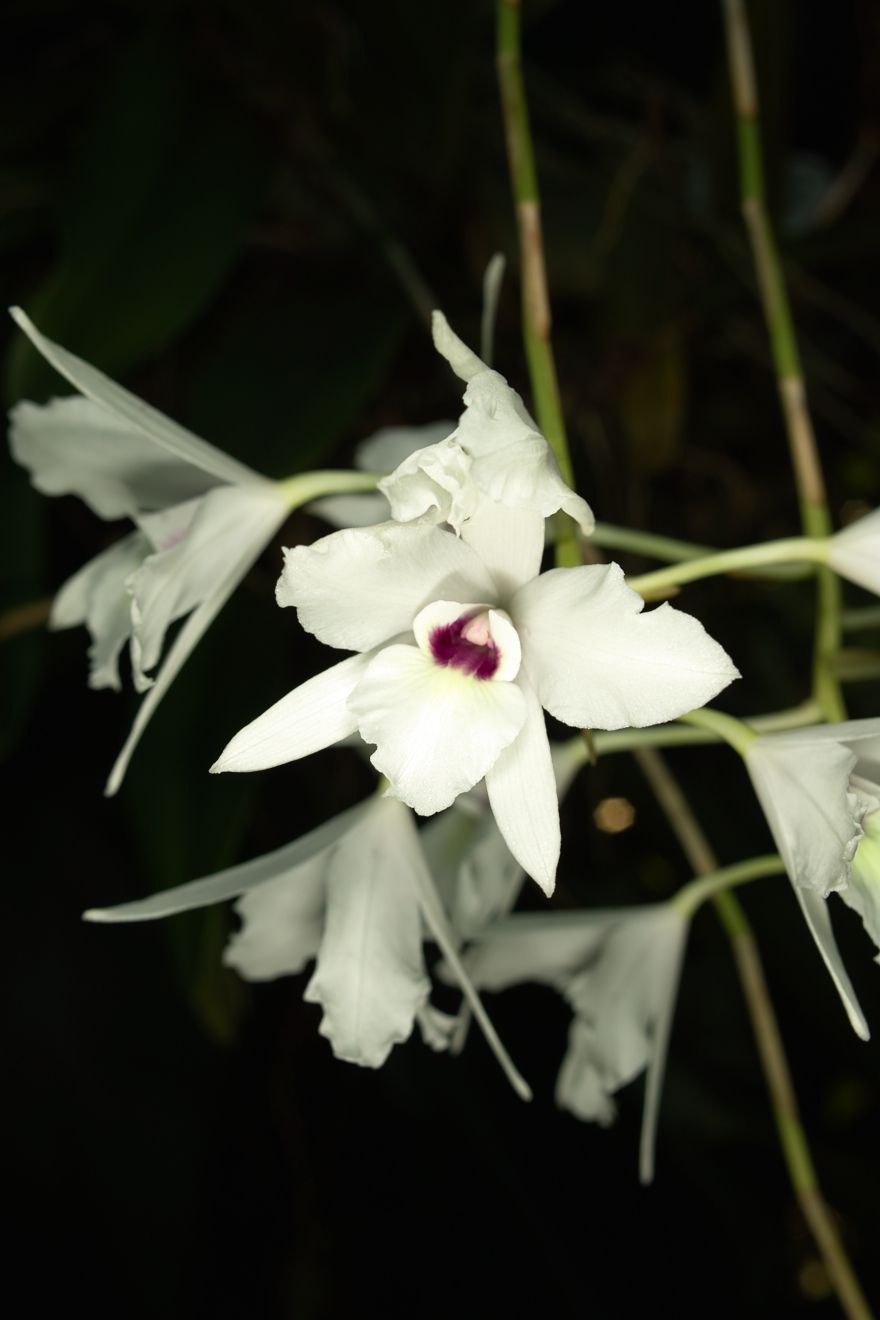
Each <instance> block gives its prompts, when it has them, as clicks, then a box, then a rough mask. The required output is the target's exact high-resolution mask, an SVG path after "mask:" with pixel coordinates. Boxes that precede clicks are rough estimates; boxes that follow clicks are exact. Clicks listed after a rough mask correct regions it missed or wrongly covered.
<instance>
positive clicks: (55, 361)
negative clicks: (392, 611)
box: [10, 308, 320, 793]
mask: <svg viewBox="0 0 880 1320" xmlns="http://www.w3.org/2000/svg"><path fill="white" fill-rule="evenodd" d="M12 315H13V317H14V319H15V320H16V322H17V324H18V325H19V326H20V327H21V329H22V330H23V331H24V332H25V333H26V334H27V335H28V337H29V338H30V340H31V342H32V343H33V344H34V346H35V347H36V348H37V349H38V350H39V352H40V353H42V355H43V357H45V358H46V360H47V361H48V362H49V363H51V365H52V366H53V367H54V368H55V369H56V371H58V372H59V373H60V374H61V375H62V376H64V377H65V378H66V379H67V380H68V381H69V382H70V383H71V384H72V385H73V386H74V387H75V388H76V389H77V390H79V391H80V395H79V396H74V397H71V398H63V399H54V400H53V401H52V402H51V403H48V404H46V405H45V406H38V405H36V404H33V403H20V404H18V405H17V406H16V407H15V408H14V409H13V410H12V414H11V429H10V445H11V448H12V453H13V456H14V457H15V459H16V460H17V461H18V462H19V463H21V464H22V465H23V466H24V467H26V468H27V469H28V470H29V472H30V474H31V480H32V481H33V484H34V485H35V486H36V488H37V489H38V490H40V491H42V492H43V493H44V494H46V495H62V494H74V495H78V496H79V497H80V498H81V499H83V500H85V502H86V503H87V504H88V505H89V506H90V507H91V508H92V509H93V510H94V512H95V513H97V514H98V516H99V517H101V518H107V519H113V520H115V519H118V518H130V519H131V520H132V521H133V522H134V523H135V526H136V530H135V531H133V532H131V533H129V534H128V535H127V536H125V537H123V538H122V540H120V541H118V542H117V543H116V544H115V545H112V546H111V547H110V548H109V549H108V550H105V551H103V552H102V553H101V554H99V555H97V556H96V557H95V558H94V559H93V560H91V561H90V562H89V563H88V564H86V565H85V566H84V567H83V568H82V569H80V570H79V572H77V573H76V574H75V575H74V576H73V577H72V578H71V579H70V580H69V581H68V582H67V583H66V584H65V585H64V586H63V587H62V588H61V590H60V592H59V593H58V596H57V598H56V600H55V603H54V607H53V610H52V615H51V620H50V625H51V626H52V627H54V628H69V627H73V626H75V625H78V624H81V623H84V624H86V626H87V627H88V629H89V631H90V633H91V635H92V644H91V649H90V661H91V672H90V677H89V682H90V684H91V686H92V687H113V688H118V687H119V686H120V680H119V664H118V662H119V655H120V652H121V650H122V648H123V646H124V645H125V643H126V642H129V643H130V651H131V663H132V674H133V679H134V683H135V686H136V688H137V689H138V690H139V691H146V689H148V688H149V689H150V691H149V692H148V694H147V696H146V697H145V699H144V701H143V702H142V704H141V707H140V709H139V711H138V714H137V718H136V720H135V723H134V726H133V728H132V731H131V733H130V735H129V737H128V740H127V741H126V744H125V746H124V747H123V749H122V752H121V753H120V756H119V758H118V759H117V761H116V764H115V766H114V767H113V770H112V772H111V775H110V779H109V781H108V784H107V792H108V793H113V792H115V791H116V789H117V788H118V787H119V784H120V783H121V781H122V777H123V775H124V773H125V769H126V767H127V765H128V761H129V759H130V757H131V754H132V752H133V751H134V748H135V746H136V744H137V742H138V741H139V739H140V736H141V734H142V733H143V731H144V729H145V727H146V725H147V723H148V722H149V720H150V718H151V717H152V715H153V712H154V711H155V709H156V707H157V705H158V704H159V701H160V700H161V699H162V697H163V695H164V694H165V692H166V691H167V689H168V687H169V686H170V684H171V683H172V681H173V679H174V678H175V677H176V675H177V673H178V672H179V670H180V668H181V666H182V665H183V664H184V662H185V660H186V659H187V657H188V656H189V654H190V652H191V651H192V650H193V648H194V647H195V645H196V644H197V642H198V641H199V639H200V638H201V636H202V634H203V633H204V632H205V630H206V629H207V628H208V627H209V626H210V624H211V622H212V621H213V619H214V618H215V616H216V615H217V613H218V612H219V611H220V609H221V608H222V606H223V605H224V603H225V602H226V600H227V599H228V597H229V596H230V595H231V594H232V592H233V591H234V590H235V587H236V586H237V585H238V583H239V582H240V581H241V580H242V578H243V577H244V576H245V574H246V573H247V571H248V570H249V568H250V567H251V565H252V564H253V563H254V562H255V561H256V559H257V558H258V557H259V555H260V553H261V552H262V550H263V549H264V548H265V547H266V545H267V544H268V543H269V541H270V540H271V539H272V537H273V536H274V535H275V533H276V531H277V530H278V528H279V527H280V526H281V524H282V523H283V521H284V519H285V517H286V516H287V514H288V512H289V510H290V507H291V504H292V503H295V502H297V499H292V498H291V492H290V491H289V490H285V488H284V487H283V486H282V485H280V484H279V483H276V482H273V481H270V480H268V479H267V478H265V477H262V476H261V475H260V474H259V473H257V472H254V471H252V470H251V469H250V468H249V467H246V466H245V465H244V464H243V463H239V462H238V460H237V459H234V458H230V457H229V456H228V455H227V454H224V453H222V452H221V451H220V450H219V449H215V448H214V447H213V445H209V444H207V443H206V442H205V441H204V440H200V439H199V438H198V437H197V436H195V435H192V434H191V433H190V432H189V431H186V430H184V428H183V427H181V426H178V425H177V423H176V422H173V421H171V420H170V419H169V418H167V417H164V416H163V415H162V414H161V413H159V412H157V411H156V410H155V409H154V408H151V407H149V406H148V405H147V404H145V403H143V402H142V401H141V400H140V399H137V398H135V396H134V395H132V394H129V392H128V391H127V390H124V389H122V387H121V386H119V385H116V384H115V383H114V382H113V381H111V380H108V378H107V377H106V376H104V375H102V374H101V372H99V371H96V370H95V368H94V367H91V366H89V365H88V364H87V363H85V362H82V361H81V360H80V359H79V358H77V357H75V356H74V355H73V354H72V353H68V352H67V351H66V349H63V348H60V347H59V346H58V345H57V344H53V343H52V342H51V341H50V340H48V339H46V338H45V336H44V335H42V334H40V332H39V331H38V330H37V329H36V328H35V326H34V325H32V323H31V322H30V321H29V319H28V318H27V316H25V314H24V312H22V311H21V310H20V309H18V308H13V309H12ZM297 480H299V481H300V482H306V481H307V480H308V478H299V479H297ZM319 489H320V488H319ZM312 493H317V490H316V491H314V492H312V491H311V490H310V489H307V488H305V489H304V490H303V491H302V498H303V499H307V498H309V496H310V495H311V494H312ZM297 498H298V496H297ZM299 502H302V500H299ZM186 615H189V616H190V617H189V619H188V620H187V622H186V623H185V625H184V626H183V628H182V629H181V631H180V633H179V634H178V636H177V638H176V639H175V641H174V644H173V646H172V647H171V648H170V650H169V652H168V654H167V656H166V658H165V661H164V663H163V664H162V667H161V669H160V671H159V673H158V675H157V676H156V678H155V683H154V679H153V677H152V676H151V674H150V671H152V670H154V669H155V668H156V666H157V665H158V664H159V661H160V659H161V656H162V650H163V646H164V640H165V635H166V632H167V630H168V628H169V626H170V625H171V624H172V623H173V622H174V621H175V620H178V619H181V618H183V617H184V616H186Z"/></svg>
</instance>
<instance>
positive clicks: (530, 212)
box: [496, 0, 581, 567]
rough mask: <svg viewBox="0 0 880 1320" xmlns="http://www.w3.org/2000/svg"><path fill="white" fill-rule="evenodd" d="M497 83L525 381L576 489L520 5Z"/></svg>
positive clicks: (507, 7)
mask: <svg viewBox="0 0 880 1320" xmlns="http://www.w3.org/2000/svg"><path fill="white" fill-rule="evenodd" d="M496 12H497V20H498V27H497V47H496V60H497V66H498V82H499V86H500V90H501V110H502V114H503V117H504V132H505V136H506V139H507V157H508V162H509V164H510V181H511V186H512V189H513V198H514V203H515V205H516V221H517V229H518V231H519V256H520V283H521V285H522V327H523V341H524V343H525V350H526V360H527V362H528V366H529V378H530V380H531V384H532V394H533V396H534V402H535V412H536V414H537V417H538V425H539V426H540V428H541V430H542V431H543V433H544V435H545V437H546V439H547V443H548V444H549V445H550V448H551V449H552V450H553V453H554V455H555V457H556V462H557V463H558V464H559V471H560V472H561V473H562V478H563V480H564V481H565V483H566V484H567V485H568V486H571V488H572V489H574V473H573V470H572V466H571V455H570V453H569V449H568V437H567V436H566V432H565V421H564V420H563V416H562V406H561V403H560V399H559V382H558V380H557V377H556V362H555V359H554V356H553V345H552V342H551V338H550V333H551V325H552V322H551V317H550V298H549V295H548V292H547V270H546V265H545V261H544V241H543V238H542V234H541V199H540V195H539V193H538V176H537V173H536V171H535V157H534V151H533V148H532V133H531V128H530V126H529V111H528V104H527V102H526V91H525V85H524V83H523V76H522V57H521V46H522V43H521V36H520V6H519V0H497V11H496ZM556 562H557V564H558V565H560V566H564V567H571V566H572V565H576V564H580V563H581V556H580V551H579V550H578V543H577V534H576V532H575V530H574V526H573V525H572V528H571V531H568V532H567V533H566V534H565V535H564V536H562V537H560V539H559V540H558V541H557V543H556Z"/></svg>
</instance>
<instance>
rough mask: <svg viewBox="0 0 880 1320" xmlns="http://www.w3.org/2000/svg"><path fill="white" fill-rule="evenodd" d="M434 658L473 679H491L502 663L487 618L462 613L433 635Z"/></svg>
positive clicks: (440, 663)
mask: <svg viewBox="0 0 880 1320" xmlns="http://www.w3.org/2000/svg"><path fill="white" fill-rule="evenodd" d="M430 642H431V655H432V656H433V657H434V659H435V660H436V661H437V664H438V665H446V666H448V667H449V668H450V669H460V670H462V672H463V673H465V674H470V675H471V676H472V677H473V678H491V677H492V676H493V674H494V673H495V671H496V670H497V668H498V666H499V664H500V663H501V654H500V652H499V650H498V645H497V643H496V642H495V641H494V640H493V638H492V636H491V634H490V632H489V625H488V620H487V618H486V615H485V614H484V613H483V612H482V611H481V612H479V613H477V614H463V615H462V616H461V618H460V619H455V620H454V621H453V622H452V623H446V624H442V625H441V626H440V627H439V628H434V629H433V630H432V632H431V637H430Z"/></svg>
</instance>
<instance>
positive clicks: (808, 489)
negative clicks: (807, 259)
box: [722, 0, 846, 721]
mask: <svg viewBox="0 0 880 1320" xmlns="http://www.w3.org/2000/svg"><path fill="white" fill-rule="evenodd" d="M722 3H723V9H724V24H725V34H726V39H727V54H728V61H729V65H730V83H731V89H732V93H733V104H734V110H735V113H736V124H737V147H738V155H739V182H740V199H741V206H742V213H743V219H744V221H745V225H746V230H747V233H748V236H749V243H750V245H751V249H752V258H753V260H754V263H755V271H756V274H757V278H758V289H759V292H760V296H761V303H762V306H763V309H764V319H765V321H766V323H767V330H768V333H769V336H770V346H771V350H772V353H773V363H774V367H775V370H776V384H777V389H778V392H779V399H780V403H781V405H782V413H783V417H784V419H785V428H786V433H787V435H788V444H789V450H790V452H791V461H792V467H793V469H794V476H795V483H796V486H797V492H798V502H799V504H800V510H801V525H802V527H803V529H804V532H805V533H806V535H807V536H811V537H821V536H828V535H830V533H831V518H830V515H829V513H828V500H827V496H826V493H825V481H824V478H823V476H822V465H821V462H820V459H819V450H818V446H817V444H816V436H815V433H814V431H813V423H812V420H811V417H810V412H809V408H808V406H807V396H806V390H805V388H804V376H803V371H802V369H801V361H800V354H799V352H798V346H797V336H796V334H795V329H794V321H793V319H792V315H791V306H790V304H789V300H788V292H787V290H786V287H785V277H784V274H783V270H782V261H781V259H780V256H779V249H778V248H777V246H776V239H775V237H774V234H773V229H772V226H771V224H770V220H769V216H768V212H767V203H766V196H765V187H764V163H763V153H762V149H761V128H760V119H759V108H758V89H757V82H756V79H755V68H754V60H753V58H752V39H751V34H750V31H749V21H748V15H747V13H746V8H745V4H744V0H722ZM816 608H817V627H816V636H815V645H814V650H813V691H814V693H815V696H816V698H817V699H818V700H819V701H821V702H822V707H823V710H824V711H825V717H826V719H828V720H832V721H837V720H842V719H845V718H846V711H845V707H844V705H843V699H842V697H841V695H840V685H839V684H838V682H837V679H836V677H835V675H834V670H833V664H832V661H833V659H834V656H835V654H836V652H837V650H838V648H839V646H840V583H839V581H838V580H837V577H836V576H835V574H834V573H833V572H832V571H831V570H830V569H829V568H821V569H820V570H819V574H818V581H817V587H816Z"/></svg>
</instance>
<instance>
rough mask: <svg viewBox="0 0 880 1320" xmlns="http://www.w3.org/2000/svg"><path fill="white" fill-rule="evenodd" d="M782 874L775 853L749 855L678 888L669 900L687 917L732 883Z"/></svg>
mask: <svg viewBox="0 0 880 1320" xmlns="http://www.w3.org/2000/svg"><path fill="white" fill-rule="evenodd" d="M784 874H785V865H784V863H783V861H782V858H781V857H780V856H779V854H778V853H767V854H765V855H764V856H763V857H751V858H749V860H748V861H747V862H737V863H736V864H735V865H734V866H723V867H722V868H721V870H720V871H713V872H711V873H710V874H709V875H703V876H700V877H699V878H698V879H696V880H692V881H691V882H690V884H688V885H685V886H684V888H683V889H680V890H679V891H678V893H677V894H676V895H675V897H674V898H671V899H670V900H669V901H670V903H671V904H672V906H673V907H676V908H678V909H679V911H680V912H681V914H682V916H684V917H685V918H686V919H688V920H689V919H690V918H691V917H692V916H693V915H694V913H695V912H696V910H697V908H698V907H699V906H700V905H701V903H705V901H706V900H707V899H708V898H715V897H716V895H718V894H722V893H724V892H725V891H726V890H728V889H732V888H733V887H734V885H744V884H746V883H747V882H748V881H749V880H762V879H764V878H765V877H766V876H769V875H784Z"/></svg>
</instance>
